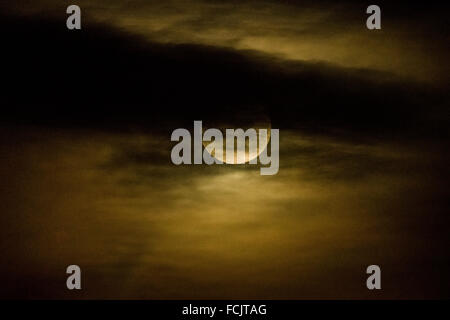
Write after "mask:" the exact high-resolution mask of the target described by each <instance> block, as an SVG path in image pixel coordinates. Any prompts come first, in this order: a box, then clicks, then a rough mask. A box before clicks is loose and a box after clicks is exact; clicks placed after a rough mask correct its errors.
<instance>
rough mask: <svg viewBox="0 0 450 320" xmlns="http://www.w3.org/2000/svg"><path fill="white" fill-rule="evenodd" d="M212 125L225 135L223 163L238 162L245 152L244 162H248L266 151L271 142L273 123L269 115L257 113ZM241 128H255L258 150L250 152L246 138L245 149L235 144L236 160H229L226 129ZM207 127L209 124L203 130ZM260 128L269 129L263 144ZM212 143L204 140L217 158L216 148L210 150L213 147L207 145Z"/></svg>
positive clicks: (212, 154) (210, 152)
mask: <svg viewBox="0 0 450 320" xmlns="http://www.w3.org/2000/svg"><path fill="white" fill-rule="evenodd" d="M211 127H213V128H216V129H219V130H220V131H221V132H222V135H223V159H219V160H222V161H223V163H226V164H238V161H237V159H238V155H240V154H242V153H245V162H244V163H248V162H249V161H251V160H253V159H255V158H257V157H258V156H259V155H260V154H261V153H262V152H263V151H264V149H266V148H267V145H268V144H269V141H270V130H271V128H272V124H271V121H270V119H269V117H267V116H265V115H256V116H242V117H240V119H239V120H237V121H236V120H235V121H229V122H226V123H220V124H219V125H216V126H211ZM239 128H240V129H243V130H244V131H246V130H247V129H250V128H253V129H255V130H256V134H257V137H258V144H257V148H256V150H252V151H251V152H249V139H245V149H244V150H240V149H239V150H237V146H236V145H235V148H234V160H233V161H227V159H226V134H225V130H226V129H239ZM207 129H208V127H207V126H203V131H205V130H207ZM260 129H265V130H267V140H266V141H265V142H263V145H260V141H259V130H260ZM210 143H212V141H203V146H204V147H205V148H206V150H207V151H208V152H209V154H210V155H211V156H212V157H214V158H216V156H215V151H214V149H213V150H211V151H210V149H211V148H210V149H208V148H207V146H208V145H209V144H210ZM216 159H218V158H216Z"/></svg>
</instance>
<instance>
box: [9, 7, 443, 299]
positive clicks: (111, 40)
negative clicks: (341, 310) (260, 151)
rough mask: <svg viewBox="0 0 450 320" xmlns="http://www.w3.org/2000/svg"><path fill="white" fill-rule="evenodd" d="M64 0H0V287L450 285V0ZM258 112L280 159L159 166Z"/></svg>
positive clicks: (121, 290) (406, 291) (238, 290)
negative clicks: (374, 22)
mask: <svg viewBox="0 0 450 320" xmlns="http://www.w3.org/2000/svg"><path fill="white" fill-rule="evenodd" d="M69 4H72V3H65V2H63V1H56V0H35V1H24V0H16V1H14V2H11V1H10V2H9V3H2V4H0V38H1V40H2V42H1V47H2V49H1V56H2V68H1V73H0V74H1V77H2V78H3V79H2V80H3V81H2V85H1V86H0V88H1V89H0V90H1V95H0V105H1V106H2V117H1V118H0V203H1V211H0V255H1V263H0V282H1V286H0V297H1V298H26V299H78V298H83V299H116V298H118V299H139V298H144V299H201V298H206V299H215V298H221V299H399V298H400V299H416V298H427V299H428V298H449V297H450V287H449V283H450V275H449V272H448V271H449V267H450V258H449V254H448V244H449V240H450V236H449V234H448V230H449V227H450V217H449V199H450V197H449V188H448V181H449V178H450V176H449V173H448V163H449V160H450V154H449V151H448V145H449V130H448V127H449V124H450V118H449V107H450V106H449V101H450V99H449V93H448V92H449V90H448V89H449V84H450V82H449V74H450V63H449V59H448V58H449V49H450V47H449V43H450V41H449V40H450V39H449V31H448V30H449V29H448V5H446V4H445V2H443V1H442V2H438V1H426V2H423V3H420V4H414V3H410V2H408V1H396V2H395V4H393V3H390V4H389V3H387V2H385V1H378V2H376V4H377V5H379V6H380V8H381V12H382V14H381V25H382V29H381V30H368V29H367V28H366V18H367V17H368V15H367V14H366V8H367V6H368V5H370V4H373V3H368V2H364V1H340V2H332V1H293V0H292V1H291V0H285V1H271V0H270V1H269V0H268V1H215V0H213V1H199V0H171V1H152V0H149V1H144V0H128V1H106V0H92V1H85V0H78V1H77V2H76V3H75V4H77V5H79V6H80V7H81V12H82V29H81V30H68V29H67V28H66V19H67V17H68V15H67V14H66V7H67V6H68V5H69ZM261 117H263V118H264V119H270V120H269V121H270V125H271V127H272V128H279V129H280V169H279V172H278V174H276V175H273V176H261V175H260V174H259V165H257V166H254V165H249V164H245V165H212V166H207V165H181V166H176V165H174V164H172V162H171V160H170V152H171V149H172V147H173V145H174V143H173V142H171V141H170V135H171V133H172V131H173V130H175V129H177V128H187V129H188V130H191V131H192V130H193V122H194V120H202V121H203V123H204V124H205V126H209V127H214V126H215V125H221V126H236V127H238V126H245V125H247V124H248V123H247V122H248V119H250V122H251V119H255V121H256V120H257V119H260V118H261ZM244 119H245V121H244ZM246 121H247V122H246ZM71 264H76V265H79V266H80V267H81V269H82V275H83V282H82V285H83V290H81V291H69V290H67V288H66V286H65V283H66V277H67V275H66V273H65V270H66V267H67V266H68V265H71ZM371 264H376V265H380V267H381V270H382V290H379V291H369V290H367V288H366V278H367V274H366V272H365V271H366V267H367V266H368V265H371Z"/></svg>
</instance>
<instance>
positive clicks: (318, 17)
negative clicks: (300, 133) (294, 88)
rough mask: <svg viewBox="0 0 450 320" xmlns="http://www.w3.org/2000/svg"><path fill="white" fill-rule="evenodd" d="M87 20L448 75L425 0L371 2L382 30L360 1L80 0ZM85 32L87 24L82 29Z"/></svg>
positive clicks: (154, 38) (39, 8) (42, 8)
mask: <svg viewBox="0 0 450 320" xmlns="http://www.w3.org/2000/svg"><path fill="white" fill-rule="evenodd" d="M77 4H78V5H79V6H80V7H81V8H82V15H83V18H84V19H85V20H84V28H86V29H89V25H90V23H91V22H97V23H104V24H106V25H108V26H111V27H112V28H119V29H123V30H125V31H127V32H130V33H134V34H139V35H142V36H143V37H145V38H146V39H148V40H149V41H151V42H160V43H175V44H180V43H191V44H202V45H208V46H219V47H227V48H233V49H237V50H254V51H256V52H261V53H265V54H270V55H274V56H276V57H281V58H283V59H292V60H303V61H323V62H327V63H332V64H337V65H340V66H345V67H356V68H370V69H376V70H383V71H389V72H392V73H395V74H399V75H401V76H405V77H408V78H412V79H414V80H425V81H428V82H433V81H440V82H442V81H444V80H446V81H448V74H449V71H450V70H449V64H448V62H447V60H448V59H447V56H448V49H449V48H448V40H449V38H448V32H447V31H446V28H445V23H444V22H443V21H445V16H444V11H443V10H441V9H440V7H439V6H435V5H434V4H433V3H432V2H431V3H430V4H429V5H417V4H411V3H408V2H403V3H400V2H399V3H397V4H392V3H391V4H389V3H385V2H378V4H379V5H380V7H381V12H382V29H381V30H377V31H370V30H368V29H367V28H366V19H367V17H368V15H367V14H366V13H365V11H366V8H367V4H366V3H363V2H360V3H358V2H357V1H355V2H351V1H350V2H339V3H337V2H334V1H321V2H316V1H203V0H167V1H159V0H155V1H153V0H128V1H110V0H93V1H92V0H79V1H77ZM10 6H11V7H13V8H14V10H17V11H18V12H21V13H28V14H34V15H43V16H49V15H51V16H55V17H58V18H61V19H62V18H64V15H65V7H64V5H63V4H61V2H60V1H54V0H39V1H33V2H32V3H29V2H26V4H23V2H21V1H15V2H14V4H12V5H10ZM86 31H87V30H86Z"/></svg>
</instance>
